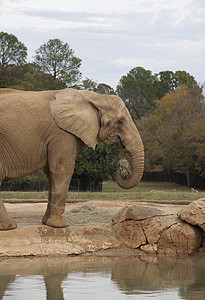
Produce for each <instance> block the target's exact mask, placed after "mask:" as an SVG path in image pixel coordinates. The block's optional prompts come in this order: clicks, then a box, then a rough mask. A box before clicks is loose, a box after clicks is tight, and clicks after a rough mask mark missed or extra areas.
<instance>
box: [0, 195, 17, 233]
mask: <svg viewBox="0 0 205 300" xmlns="http://www.w3.org/2000/svg"><path fill="white" fill-rule="evenodd" d="M16 227H17V224H16V222H14V221H13V220H12V218H11V217H9V215H8V213H7V211H6V208H5V206H4V204H3V201H2V200H1V199H0V230H10V229H15V228H16Z"/></svg>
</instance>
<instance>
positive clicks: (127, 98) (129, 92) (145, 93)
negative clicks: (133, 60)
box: [117, 67, 196, 119]
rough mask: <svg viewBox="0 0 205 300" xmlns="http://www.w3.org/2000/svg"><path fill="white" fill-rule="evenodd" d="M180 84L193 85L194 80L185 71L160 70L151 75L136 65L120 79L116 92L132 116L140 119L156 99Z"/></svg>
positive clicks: (152, 107) (151, 108)
mask: <svg viewBox="0 0 205 300" xmlns="http://www.w3.org/2000/svg"><path fill="white" fill-rule="evenodd" d="M181 84H187V85H194V84H196V81H195V79H194V77H193V76H191V75H190V74H189V73H187V72H185V71H176V72H175V73H174V72H172V71H162V72H159V73H158V74H154V75H153V74H152V72H151V71H150V70H145V69H144V68H142V67H137V68H134V69H131V70H130V71H129V73H128V74H127V75H126V76H123V77H122V78H121V79H120V82H119V84H118V86H117V94H118V95H119V96H120V97H121V98H122V99H123V100H124V102H125V103H126V105H127V107H128V109H129V111H130V112H131V114H132V116H133V118H134V119H140V118H141V117H143V116H145V115H148V114H149V113H151V112H152V111H153V110H154V109H155V108H156V103H155V100H156V99H161V98H162V97H163V96H164V95H165V94H166V93H167V92H169V91H174V90H175V89H176V88H178V87H179V86H180V85H181Z"/></svg>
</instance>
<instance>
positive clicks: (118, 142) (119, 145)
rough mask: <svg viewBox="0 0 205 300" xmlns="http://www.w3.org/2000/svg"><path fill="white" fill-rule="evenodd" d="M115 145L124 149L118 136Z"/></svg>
mask: <svg viewBox="0 0 205 300" xmlns="http://www.w3.org/2000/svg"><path fill="white" fill-rule="evenodd" d="M116 145H117V146H118V147H119V148H120V149H124V148H125V146H124V145H123V142H122V140H121V138H120V136H119V135H117V141H116Z"/></svg>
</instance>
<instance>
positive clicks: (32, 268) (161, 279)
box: [0, 254, 205, 300]
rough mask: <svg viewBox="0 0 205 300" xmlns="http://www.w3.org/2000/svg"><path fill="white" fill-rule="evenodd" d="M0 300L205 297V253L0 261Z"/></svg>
mask: <svg viewBox="0 0 205 300" xmlns="http://www.w3.org/2000/svg"><path fill="white" fill-rule="evenodd" d="M0 299H3V300H22V299H29V300H36V299H38V300H45V299H49V300H62V299H64V300H67V299H69V300H94V299H95V300H105V299H108V300H114V299H117V300H118V299H119V300H121V299H125V300H126V299H163V300H164V299H166V300H169V299H170V300H176V299H194V300H202V299H205V255H202V254H201V255H197V256H193V257H181V258H167V257H157V256H155V257H152V256H135V257H133V256H132V257H94V256H74V257H70V256H68V257H59V258H18V259H17V258H15V259H14V258H13V259H0Z"/></svg>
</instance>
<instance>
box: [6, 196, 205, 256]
mask: <svg viewBox="0 0 205 300" xmlns="http://www.w3.org/2000/svg"><path fill="white" fill-rule="evenodd" d="M6 207H7V210H8V211H9V213H10V215H11V216H12V217H13V218H14V219H15V221H16V222H17V223H18V228H17V229H15V230H11V231H0V241H1V243H0V257H15V256H31V255H32V256H48V255H49V256H50V255H72V254H82V253H91V254H95V255H97V254H99V253H101V254H102V253H103V252H104V253H105V251H110V249H111V250H112V254H116V255H120V253H121V254H123V255H125V254H126V253H129V255H130V254H136V253H139V254H140V253H151V254H159V255H187V254H191V253H193V252H194V251H205V198H204V199H199V200H196V201H193V202H192V203H190V204H188V205H171V204H156V203H148V202H143V203H142V202H129V201H87V202H76V203H68V204H66V212H65V214H64V216H65V218H66V219H67V220H68V223H69V227H68V228H50V227H47V226H43V225H41V218H42V215H43V213H44V211H45V208H46V204H45V203H21V204H19V203H15V201H14V202H13V203H12V204H11V203H6ZM122 249H123V251H122ZM106 253H108V252H106ZM106 253H105V254H106Z"/></svg>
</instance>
